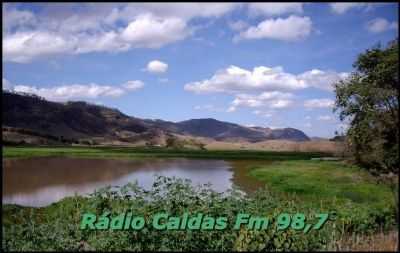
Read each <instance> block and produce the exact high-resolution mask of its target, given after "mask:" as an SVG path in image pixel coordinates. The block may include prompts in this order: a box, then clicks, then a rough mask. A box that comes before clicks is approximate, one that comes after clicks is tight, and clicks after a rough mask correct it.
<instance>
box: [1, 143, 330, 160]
mask: <svg viewBox="0 0 400 253" xmlns="http://www.w3.org/2000/svg"><path fill="white" fill-rule="evenodd" d="M326 155H327V154H325V153H318V152H274V151H250V150H229V151H227V150H190V149H179V150H178V149H166V148H139V147H65V146H60V147H29V146H26V147H15V146H14V147H13V146H6V147H3V158H29V157H43V156H73V157H93V158H118V157H121V158H135V157H185V158H205V159H207V158H211V159H260V160H308V159H310V158H311V157H321V156H326Z"/></svg>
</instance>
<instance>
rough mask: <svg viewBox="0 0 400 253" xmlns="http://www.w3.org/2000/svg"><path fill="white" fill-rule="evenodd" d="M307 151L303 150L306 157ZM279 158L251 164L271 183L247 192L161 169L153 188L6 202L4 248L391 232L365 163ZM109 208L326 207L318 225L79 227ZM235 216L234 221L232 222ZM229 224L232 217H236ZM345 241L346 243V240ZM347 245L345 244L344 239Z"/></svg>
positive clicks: (226, 245)
mask: <svg viewBox="0 0 400 253" xmlns="http://www.w3.org/2000/svg"><path fill="white" fill-rule="evenodd" d="M303 158H304V157H303ZM285 160H286V161H274V162H272V163H269V165H266V166H264V165H260V166H258V167H255V168H253V169H251V170H250V175H252V176H254V177H256V178H258V179H260V180H261V181H263V182H266V188H264V189H260V190H258V191H256V192H255V193H252V194H250V195H246V196H244V195H243V194H241V193H240V192H239V191H237V189H233V190H232V191H230V192H227V193H225V195H224V194H220V193H217V192H215V191H213V190H212V189H211V188H209V186H203V187H201V188H194V187H192V186H191V185H190V183H189V182H188V181H185V180H183V179H175V178H165V177H159V178H158V179H157V180H156V182H155V183H154V184H153V188H152V189H151V190H148V191H145V190H144V189H142V188H140V187H139V186H138V185H137V184H128V185H126V186H124V187H108V188H104V189H101V190H99V191H97V192H95V193H93V194H91V195H90V196H86V197H83V196H75V197H68V198H65V199H63V200H61V201H59V202H57V203H54V204H51V205H49V206H47V207H42V208H31V207H21V206H17V205H4V207H3V214H2V215H3V235H4V236H3V241H2V245H3V249H6V250H105V251H111V250H134V251H139V250H164V251H165V250H174V251H177V250H178V251H180V250H183V251H198V250H202V251H203V250H219V251H231V250H249V251H251V250H268V251H271V250H302V251H306V250H336V249H338V247H339V248H340V247H344V245H341V242H344V241H345V239H344V238H353V237H354V236H361V235H362V236H364V235H373V234H375V233H377V232H381V231H383V232H385V233H386V232H387V231H390V230H392V229H393V228H394V227H395V226H396V221H395V211H394V203H393V196H392V193H391V192H390V189H389V188H388V186H386V185H383V184H381V185H378V184H377V182H375V181H374V178H373V177H371V176H370V175H369V174H368V173H367V172H366V171H362V170H361V169H360V168H358V167H355V166H350V165H346V164H344V163H342V162H337V161H305V160H296V161H294V160H293V161H287V160H288V159H287V158H285ZM105 211H110V213H111V216H115V215H116V214H120V213H122V212H124V211H132V212H133V213H134V214H135V215H137V216H144V217H146V224H147V223H148V222H149V221H150V220H151V218H152V216H153V215H154V214H155V213H158V212H168V213H169V214H170V215H171V216H182V214H183V213H184V212H189V213H191V214H195V213H198V212H202V213H204V214H205V215H209V216H213V217H218V216H221V215H223V216H226V217H228V220H230V221H232V220H233V219H234V218H235V217H236V215H237V214H238V213H240V212H245V213H250V214H252V215H258V216H265V215H272V216H275V217H276V216H277V215H278V214H279V213H282V212H286V213H290V214H295V213H297V212H301V213H304V214H305V215H306V216H307V217H308V218H311V217H314V216H315V214H317V213H323V212H326V213H329V214H331V218H330V220H329V221H328V223H327V224H326V225H325V226H324V227H323V228H322V229H321V230H318V231H310V232H309V233H307V234H304V233H303V232H302V231H294V230H290V229H289V230H285V231H276V228H275V227H270V228H269V229H267V230H261V231H255V230H248V229H246V228H242V229H241V230H233V229H232V226H228V228H227V229H224V230H196V231H187V230H175V231H174V230H162V231H160V230H154V229H153V228H151V227H148V226H146V227H145V228H144V229H142V230H139V231H133V230H128V231H125V230H122V231H113V230H104V231H90V230H89V231H88V230H80V229H79V224H80V220H81V217H82V215H83V213H86V212H93V213H96V214H98V215H100V214H102V213H104V212H105ZM230 223H232V222H230ZM231 225H232V224H231ZM346 243H348V242H347V241H346ZM346 247H347V246H346Z"/></svg>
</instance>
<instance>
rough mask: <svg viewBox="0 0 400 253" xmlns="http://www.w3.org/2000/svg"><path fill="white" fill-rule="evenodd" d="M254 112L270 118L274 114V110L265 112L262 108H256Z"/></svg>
mask: <svg viewBox="0 0 400 253" xmlns="http://www.w3.org/2000/svg"><path fill="white" fill-rule="evenodd" d="M253 113H254V114H255V115H258V116H261V117H264V118H270V117H272V115H273V112H272V111H267V112H264V111H261V110H255V111H253Z"/></svg>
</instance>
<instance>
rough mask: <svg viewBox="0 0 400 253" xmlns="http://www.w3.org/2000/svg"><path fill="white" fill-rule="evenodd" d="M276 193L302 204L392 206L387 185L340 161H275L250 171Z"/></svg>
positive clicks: (390, 191) (391, 194) (392, 202)
mask: <svg viewBox="0 0 400 253" xmlns="http://www.w3.org/2000/svg"><path fill="white" fill-rule="evenodd" d="M250 175H251V176H253V177H256V178H257V179H258V180H261V181H263V182H265V183H266V185H267V187H268V188H270V189H271V190H274V191H276V192H281V193H285V194H289V195H290V194H295V195H297V196H298V197H300V198H302V199H303V200H304V201H311V202H312V201H320V200H330V201H333V200H335V201H337V202H343V203H345V202H348V201H351V202H353V203H356V204H360V205H365V206H368V207H369V208H372V207H377V208H381V207H382V208H384V207H389V206H390V207H392V206H394V198H395V197H394V195H393V192H392V190H391V189H390V187H389V186H387V185H384V184H378V183H377V182H376V180H375V178H373V177H372V176H371V175H370V174H368V172H366V171H365V170H363V169H361V168H359V167H357V166H352V165H348V164H346V163H344V162H341V161H275V162H272V163H270V164H269V165H267V166H264V167H258V168H255V169H254V170H252V171H250Z"/></svg>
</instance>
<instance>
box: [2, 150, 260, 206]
mask: <svg viewBox="0 0 400 253" xmlns="http://www.w3.org/2000/svg"><path fill="white" fill-rule="evenodd" d="M253 163H254V162H253ZM250 164H252V163H251V162H249V161H235V162H229V161H224V160H201V159H183V158H179V159H154V158H151V159H82V158H67V157H62V158H60V157H51V158H46V157H42V158H31V159H3V203H16V204H20V205H25V206H44V205H48V204H50V203H52V202H55V201H58V200H60V199H62V198H64V197H66V196H73V195H74V194H79V195H82V194H87V193H92V192H93V191H94V189H98V188H100V187H103V186H107V185H113V186H116V185H119V186H121V185H124V184H126V183H128V182H132V181H135V180H137V181H138V183H139V185H140V186H142V187H144V188H145V189H149V188H150V187H151V185H152V183H153V181H154V175H156V174H158V175H164V176H168V177H172V176H175V177H179V178H188V179H190V180H191V181H192V183H193V184H194V185H198V184H205V183H211V184H212V188H213V189H214V190H216V191H219V192H222V191H226V190H228V189H230V188H231V187H232V184H235V185H238V186H239V187H240V188H241V189H243V190H244V191H252V190H255V189H256V188H258V187H260V186H262V184H261V183H260V182H259V181H257V180H255V179H253V178H251V177H248V176H247V175H246V173H247V171H248V169H249V165H250Z"/></svg>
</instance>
